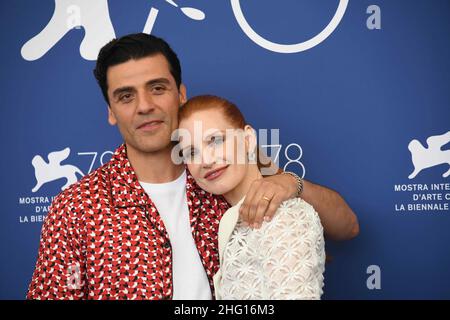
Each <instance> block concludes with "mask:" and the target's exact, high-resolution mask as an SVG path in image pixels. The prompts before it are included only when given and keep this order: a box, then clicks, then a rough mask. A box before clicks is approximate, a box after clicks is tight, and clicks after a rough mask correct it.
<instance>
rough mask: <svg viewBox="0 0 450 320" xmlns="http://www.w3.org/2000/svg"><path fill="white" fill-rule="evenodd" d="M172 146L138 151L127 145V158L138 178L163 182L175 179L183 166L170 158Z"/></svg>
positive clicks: (183, 168) (150, 181) (148, 181)
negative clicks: (156, 149)
mask: <svg viewBox="0 0 450 320" xmlns="http://www.w3.org/2000/svg"><path fill="white" fill-rule="evenodd" d="M171 150H172V146H171V145H169V146H167V148H165V149H162V150H159V151H156V152H148V153H144V152H140V151H137V150H135V149H134V148H128V147H127V156H128V160H129V161H130V163H131V166H132V167H133V169H134V172H135V173H136V175H137V177H138V180H139V181H141V182H147V183H165V182H170V181H173V180H175V179H177V178H178V177H179V176H180V175H181V173H182V172H183V170H185V166H184V165H183V164H180V165H177V164H174V163H173V161H172V158H171Z"/></svg>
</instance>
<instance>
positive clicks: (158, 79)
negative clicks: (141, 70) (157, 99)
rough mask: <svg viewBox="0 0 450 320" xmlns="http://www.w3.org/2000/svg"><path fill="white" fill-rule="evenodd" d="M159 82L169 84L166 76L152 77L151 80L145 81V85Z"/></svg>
mask: <svg viewBox="0 0 450 320" xmlns="http://www.w3.org/2000/svg"><path fill="white" fill-rule="evenodd" d="M159 83H163V84H170V81H169V79H167V78H157V79H152V80H149V81H147V82H146V85H148V86H151V85H154V84H159Z"/></svg>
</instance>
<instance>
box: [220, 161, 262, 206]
mask: <svg viewBox="0 0 450 320" xmlns="http://www.w3.org/2000/svg"><path fill="white" fill-rule="evenodd" d="M261 178H262V175H261V172H260V171H259V169H258V166H257V165H256V164H250V165H249V166H248V168H247V172H246V174H245V177H244V178H243V179H242V181H241V182H240V183H239V184H238V185H237V186H236V188H234V189H233V190H231V191H229V192H227V193H225V194H224V195H223V196H224V197H225V200H227V202H228V203H229V204H231V205H232V206H234V205H236V204H237V203H238V202H239V201H240V200H241V199H242V198H243V197H244V196H245V195H246V194H247V192H248V190H249V189H250V186H251V184H252V182H253V181H255V180H256V179H261Z"/></svg>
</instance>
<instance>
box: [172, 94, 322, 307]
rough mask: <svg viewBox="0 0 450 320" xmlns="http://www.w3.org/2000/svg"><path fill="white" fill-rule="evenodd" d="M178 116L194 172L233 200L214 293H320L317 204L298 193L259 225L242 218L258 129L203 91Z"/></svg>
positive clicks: (223, 228) (254, 168)
mask: <svg viewBox="0 0 450 320" xmlns="http://www.w3.org/2000/svg"><path fill="white" fill-rule="evenodd" d="M179 120H180V123H179V132H178V133H179V139H180V145H179V147H180V148H181V152H182V156H183V159H184V161H185V163H186V164H187V166H188V169H189V171H190V173H191V174H192V176H193V177H194V178H195V180H196V182H197V183H198V185H199V186H200V187H201V188H203V189H204V190H206V191H208V192H211V193H213V194H220V195H223V196H224V197H225V199H226V200H227V201H228V203H230V204H231V205H232V207H231V208H230V209H228V211H227V212H226V213H225V214H224V216H223V217H222V220H221V222H220V226H219V258H220V270H219V272H218V273H217V274H216V275H215V276H214V287H215V291H216V298H217V299H320V296H321V294H322V287H323V272H324V263H325V252H324V239H323V229H322V225H321V223H320V219H319V216H318V215H317V213H316V212H315V210H314V209H313V207H312V206H310V205H309V204H308V203H306V202H305V201H304V200H302V199H300V198H297V199H292V200H288V201H285V202H283V203H282V204H281V206H280V207H279V208H278V210H277V213H276V214H275V216H274V218H273V220H272V221H270V222H267V221H265V222H264V223H263V224H262V226H261V227H260V228H258V229H251V228H249V227H248V226H246V225H244V224H243V223H242V222H241V221H240V219H239V207H240V205H241V204H242V202H243V200H244V196H245V194H246V193H247V190H248V189H249V187H250V185H251V183H252V182H253V181H254V180H255V179H259V178H261V177H262V176H261V173H260V170H259V167H258V164H257V161H256V150H257V143H256V135H255V132H254V130H253V129H252V127H251V126H249V125H248V124H247V123H246V122H245V119H244V117H243V115H242V113H241V112H240V111H239V109H238V108H237V107H236V106H235V105H234V104H232V103H231V102H229V101H227V100H225V99H222V98H219V97H215V96H198V97H195V98H192V99H190V100H189V101H188V102H187V103H186V104H185V105H184V106H183V107H182V108H181V109H180V113H179ZM270 200H271V199H270V198H269V197H263V199H261V201H269V202H270Z"/></svg>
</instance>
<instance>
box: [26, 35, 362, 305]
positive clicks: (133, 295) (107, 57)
mask: <svg viewBox="0 0 450 320" xmlns="http://www.w3.org/2000/svg"><path fill="white" fill-rule="evenodd" d="M94 74H95V76H96V78H97V81H98V83H99V85H100V87H101V89H102V93H103V95H104V97H105V99H106V101H107V103H108V106H109V108H108V110H109V116H108V121H109V123H110V124H111V125H117V126H118V128H119V131H120V133H121V134H122V136H123V139H124V144H123V145H122V146H120V147H119V148H118V149H117V150H116V152H115V154H114V155H113V157H112V159H111V160H110V161H109V162H108V163H106V164H105V165H104V166H102V167H100V168H99V169H97V170H96V171H94V172H92V173H91V174H89V175H88V176H86V177H84V178H82V179H81V180H80V181H79V182H77V183H75V184H73V185H72V186H70V187H69V188H67V189H66V190H64V191H63V192H62V193H61V194H59V195H58V196H57V197H56V198H55V200H54V202H53V203H52V206H51V209H50V211H49V213H48V216H47V218H46V220H45V223H44V225H43V228H42V235H41V242H40V248H39V256H38V260H37V263H36V269H35V272H34V274H33V278H32V280H31V283H30V287H29V291H28V295H27V297H28V298H29V299H211V298H212V297H213V295H214V293H213V292H214V288H213V285H212V277H213V275H214V274H215V272H216V271H217V269H218V266H219V263H218V252H217V231H218V225H219V221H220V218H221V217H222V214H223V213H224V212H225V211H226V210H227V207H228V204H227V203H226V202H225V201H224V200H223V198H221V197H216V196H213V195H211V194H208V193H206V192H205V191H203V190H201V189H200V188H199V187H198V186H197V185H196V184H195V182H194V180H193V178H192V177H191V176H190V174H189V172H187V171H186V169H185V167H184V166H183V165H175V164H174V163H173V162H172V161H171V149H172V146H173V145H172V142H171V141H170V137H171V134H172V132H173V131H174V130H175V129H176V128H177V126H178V120H177V117H178V108H179V107H180V106H181V105H182V104H183V103H184V102H185V101H186V87H185V86H184V85H183V84H182V81H181V67H180V63H179V61H178V58H177V56H176V54H175V53H174V52H173V51H172V50H171V48H170V47H169V45H168V44H167V43H166V42H165V41H163V40H162V39H159V38H157V37H154V36H151V35H147V34H142V33H141V34H133V35H128V36H125V37H122V38H120V39H116V40H113V41H111V42H110V43H108V44H107V45H105V46H104V47H103V48H102V50H101V51H100V53H99V56H98V59H97V65H96V69H95V70H94ZM299 182H300V183H301V181H298V179H296V178H295V177H293V176H292V175H289V174H280V175H276V176H272V177H267V178H264V179H262V180H261V181H256V182H255V183H254V184H253V186H252V189H251V191H250V192H249V194H248V195H247V200H246V203H245V206H244V208H243V210H242V212H241V214H242V217H243V219H245V220H246V221H247V222H248V223H249V224H251V225H252V226H254V227H258V226H259V225H260V224H261V223H262V220H263V218H264V216H267V217H268V219H269V220H270V217H271V216H272V215H273V214H274V212H275V211H276V209H277V207H278V205H279V204H280V203H281V202H282V201H284V200H286V199H288V198H291V197H294V196H296V195H298V188H299V185H298V183H299ZM303 188H304V190H303V192H302V197H304V198H305V200H306V201H308V202H310V203H311V204H312V205H314V206H316V210H317V211H318V212H319V214H320V215H321V220H322V223H323V225H324V228H325V233H326V234H327V235H329V236H331V237H332V238H335V239H348V238H351V237H353V236H355V235H356V234H357V233H358V223H357V220H356V217H355V215H354V214H353V212H352V211H351V209H350V208H349V207H348V206H347V204H346V203H345V201H344V200H343V199H342V198H341V197H340V196H339V195H338V194H337V193H336V192H334V191H331V190H329V189H326V188H323V187H320V186H316V185H314V184H311V183H308V182H306V181H305V182H304V186H303ZM263 197H266V198H269V199H270V201H266V200H264V199H263Z"/></svg>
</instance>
